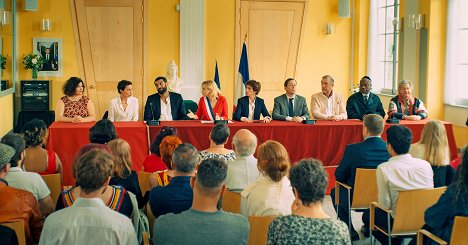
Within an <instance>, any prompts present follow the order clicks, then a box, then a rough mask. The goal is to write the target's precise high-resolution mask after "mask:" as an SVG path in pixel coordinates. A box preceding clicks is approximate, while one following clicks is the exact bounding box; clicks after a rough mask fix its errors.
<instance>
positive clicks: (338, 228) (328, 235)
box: [267, 158, 351, 245]
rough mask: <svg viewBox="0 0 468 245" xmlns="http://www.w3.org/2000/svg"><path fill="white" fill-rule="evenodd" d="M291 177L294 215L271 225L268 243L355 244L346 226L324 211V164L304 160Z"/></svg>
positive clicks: (325, 187) (325, 184) (281, 218)
mask: <svg viewBox="0 0 468 245" xmlns="http://www.w3.org/2000/svg"><path fill="white" fill-rule="evenodd" d="M289 176H290V178H291V186H292V188H293V191H294V196H295V202H294V203H293V205H292V206H291V209H292V215H286V216H280V217H277V218H276V219H275V220H273V222H271V224H270V226H269V228H268V242H267V244H278V245H280V244H351V241H350V239H349V235H348V228H347V227H346V225H345V224H344V223H343V222H342V221H339V220H335V219H332V218H330V217H329V216H328V215H327V214H326V213H325V212H324V211H323V209H322V205H323V198H324V197H325V191H326V189H327V185H328V180H327V173H326V172H325V170H324V169H323V167H322V162H320V161H319V160H315V159H313V158H310V159H303V160H301V161H299V163H298V164H297V165H295V166H294V167H292V168H291V170H290V171H289Z"/></svg>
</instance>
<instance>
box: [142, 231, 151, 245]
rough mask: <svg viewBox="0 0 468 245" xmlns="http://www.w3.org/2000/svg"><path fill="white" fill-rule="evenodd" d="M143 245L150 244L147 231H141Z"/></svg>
mask: <svg viewBox="0 0 468 245" xmlns="http://www.w3.org/2000/svg"><path fill="white" fill-rule="evenodd" d="M143 245H150V242H149V239H148V232H146V231H145V232H143Z"/></svg>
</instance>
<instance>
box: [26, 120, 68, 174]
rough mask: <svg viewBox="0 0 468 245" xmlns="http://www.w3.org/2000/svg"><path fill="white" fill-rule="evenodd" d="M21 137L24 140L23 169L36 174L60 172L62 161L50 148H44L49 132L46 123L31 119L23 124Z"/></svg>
mask: <svg viewBox="0 0 468 245" xmlns="http://www.w3.org/2000/svg"><path fill="white" fill-rule="evenodd" d="M22 132H23V137H24V140H25V141H26V147H27V148H26V150H25V153H26V155H25V157H24V162H23V168H24V170H26V171H28V172H36V173H38V174H42V175H44V174H55V173H61V172H62V162H61V161H60V158H59V156H58V155H57V153H55V152H54V151H52V150H46V149H44V148H43V147H44V145H45V144H46V141H47V136H48V134H49V132H48V130H47V125H46V124H45V122H44V121H42V120H40V119H33V120H32V121H30V122H28V123H27V124H26V125H24V127H23V129H22Z"/></svg>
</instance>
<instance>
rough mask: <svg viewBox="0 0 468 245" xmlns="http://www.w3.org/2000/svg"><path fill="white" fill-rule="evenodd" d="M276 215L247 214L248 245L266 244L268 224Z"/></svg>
mask: <svg viewBox="0 0 468 245" xmlns="http://www.w3.org/2000/svg"><path fill="white" fill-rule="evenodd" d="M275 218H276V216H249V224H250V232H249V242H248V243H247V244H249V245H264V244H267V239H268V226H269V225H270V223H271V222H272V221H273V220H274V219H275Z"/></svg>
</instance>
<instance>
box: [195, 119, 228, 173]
mask: <svg viewBox="0 0 468 245" xmlns="http://www.w3.org/2000/svg"><path fill="white" fill-rule="evenodd" d="M229 135H231V131H230V130H229V127H228V126H227V124H223V123H217V124H215V125H214V127H213V128H212V129H211V133H210V136H209V138H210V148H208V149H206V150H204V151H200V157H201V160H202V161H203V160H205V159H208V158H221V159H223V160H224V161H226V163H228V164H229V163H230V162H232V161H234V160H236V154H234V151H232V150H229V149H226V148H225V147H224V145H225V144H226V143H227V141H228V139H229Z"/></svg>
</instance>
